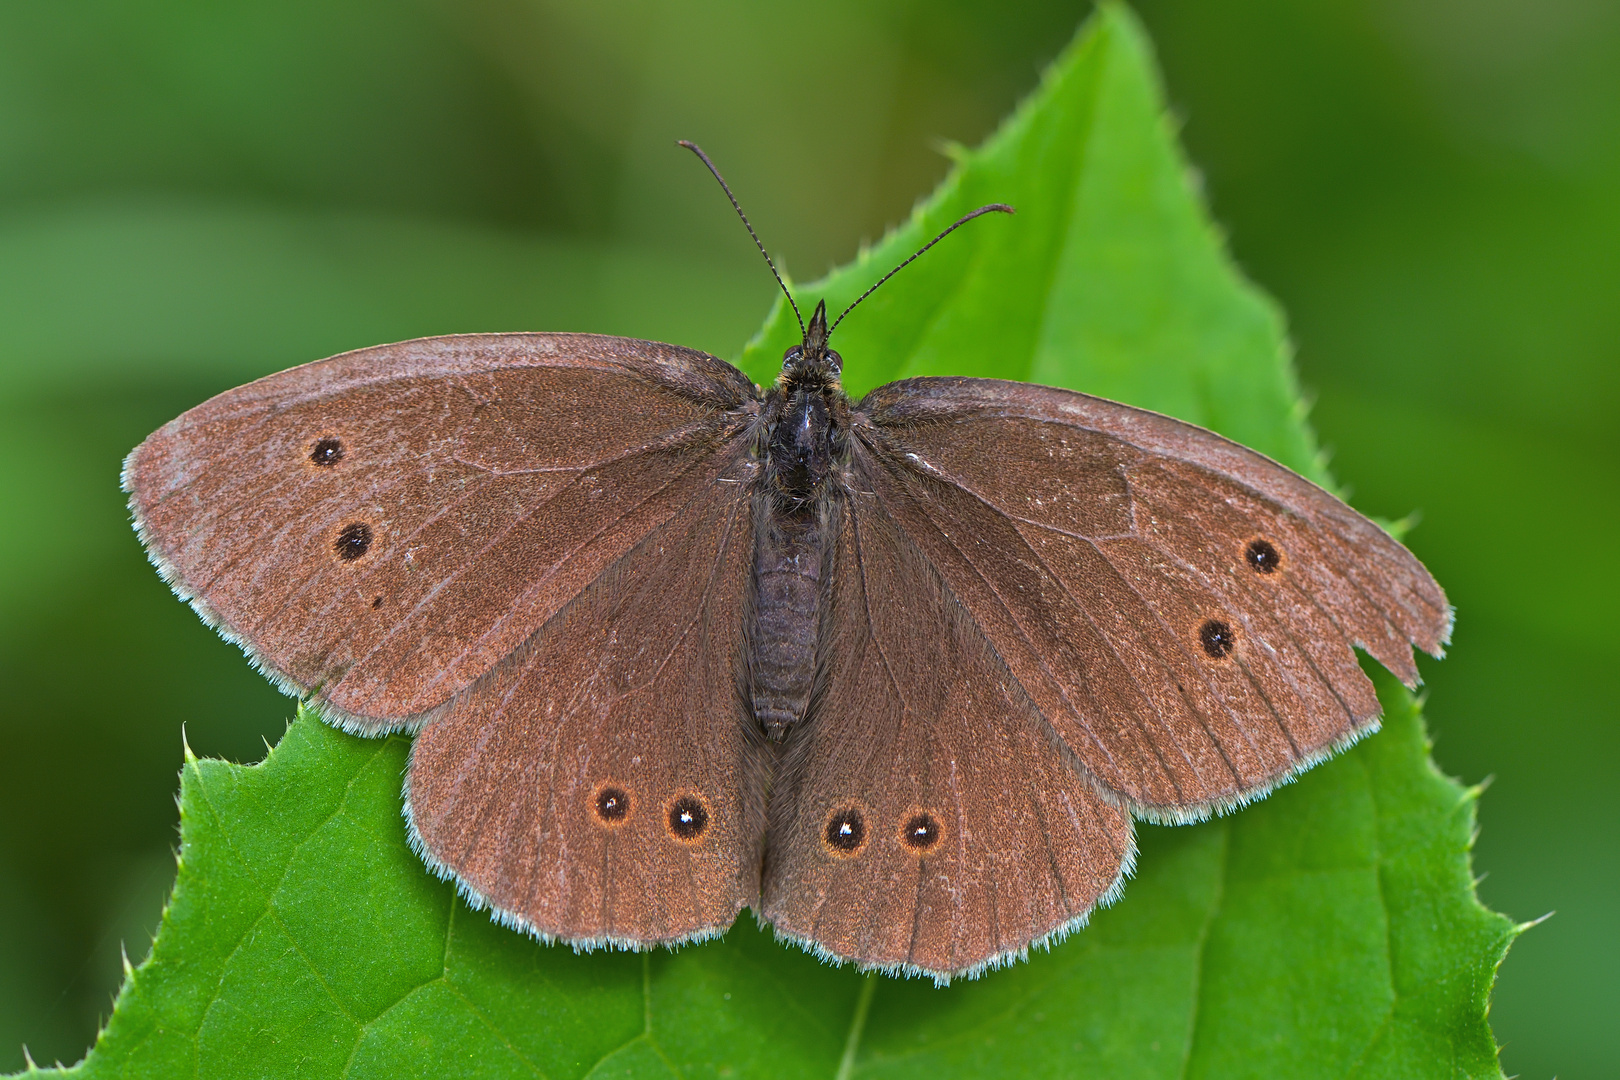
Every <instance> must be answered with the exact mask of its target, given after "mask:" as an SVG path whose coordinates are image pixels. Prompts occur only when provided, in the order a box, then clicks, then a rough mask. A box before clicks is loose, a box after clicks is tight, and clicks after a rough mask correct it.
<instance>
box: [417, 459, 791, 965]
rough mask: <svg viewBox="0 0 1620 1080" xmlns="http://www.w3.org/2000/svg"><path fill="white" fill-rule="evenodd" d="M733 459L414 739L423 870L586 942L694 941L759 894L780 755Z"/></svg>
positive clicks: (742, 482) (534, 928)
mask: <svg viewBox="0 0 1620 1080" xmlns="http://www.w3.org/2000/svg"><path fill="white" fill-rule="evenodd" d="M756 467H757V466H756V464H755V462H753V461H752V459H750V458H748V457H747V456H746V454H744V453H743V448H742V447H741V446H739V447H738V448H737V454H736V456H734V457H733V459H732V461H731V463H730V465H729V466H728V467H727V469H726V470H725V471H724V472H723V473H722V475H721V476H720V477H719V478H718V482H717V483H716V485H715V487H714V490H713V491H711V492H710V493H709V494H708V495H707V496H705V497H701V498H696V499H693V500H691V501H690V502H689V503H687V505H685V506H684V507H682V508H681V509H680V510H678V511H677V512H676V513H675V514H674V515H673V516H671V517H670V518H669V519H668V520H667V521H665V522H664V523H662V524H661V525H659V526H658V527H657V528H655V529H654V530H653V531H652V532H651V533H649V534H648V535H647V536H646V537H645V538H644V539H642V540H641V542H640V543H639V544H637V545H636V546H635V547H634V548H633V549H632V550H631V551H629V552H628V553H627V554H625V555H624V556H623V557H622V558H620V559H619V561H618V562H617V563H615V564H614V566H613V567H612V568H611V569H609V570H608V571H607V572H606V573H605V574H603V575H601V576H600V577H598V578H597V579H596V580H595V581H594V582H592V583H591V584H590V585H589V586H588V587H587V588H586V589H585V590H584V591H583V592H581V593H580V594H579V595H578V596H577V597H575V598H574V599H573V600H571V601H570V602H569V603H567V604H566V605H565V606H564V607H563V608H562V609H561V610H560V611H558V612H557V613H556V614H555V615H554V616H553V617H552V618H551V619H550V620H548V621H547V622H546V624H545V625H544V626H543V627H542V628H541V629H540V630H539V631H537V632H536V633H535V634H534V635H533V637H532V638H531V639H530V640H529V641H527V642H526V643H525V644H524V645H523V646H522V647H521V648H519V649H518V650H517V651H516V652H515V653H514V654H513V655H512V656H510V657H509V658H507V659H506V660H504V661H502V662H501V663H500V664H498V665H497V666H496V667H495V668H494V669H493V670H492V671H490V672H489V673H488V674H486V675H484V676H483V677H482V678H480V679H479V680H478V681H477V682H476V683H475V684H474V685H473V686H472V687H471V688H470V689H469V690H467V691H466V692H465V693H463V694H462V695H459V696H458V697H457V698H456V699H455V700H454V701H453V702H452V703H451V704H450V705H449V706H448V707H447V708H446V709H445V710H444V712H443V715H441V716H439V717H438V718H436V719H434V720H433V721H432V722H430V723H429V724H427V726H426V727H424V728H423V729H422V731H421V732H420V733H419V734H418V735H417V737H416V741H415V743H414V745H413V747H412V752H411V765H410V774H409V784H408V788H407V816H408V818H409V820H410V822H411V831H412V839H413V842H414V844H415V846H416V847H417V849H418V850H419V851H420V852H421V853H422V854H423V856H424V857H425V858H426V859H427V861H428V863H429V865H430V866H432V867H434V868H435V869H437V870H438V871H439V872H441V873H444V874H449V875H453V876H454V877H455V879H456V880H457V881H458V882H460V884H461V885H462V886H463V888H464V889H465V890H466V891H467V892H468V893H469V894H470V895H471V897H472V898H473V899H474V901H475V902H480V903H482V904H487V905H488V906H490V907H492V908H494V910H495V911H496V913H497V915H498V916H500V917H502V918H503V919H504V920H505V921H507V922H509V923H512V924H514V925H517V926H519V927H521V928H523V929H526V930H528V931H530V932H532V933H537V934H539V935H542V936H546V937H553V938H561V939H563V940H566V941H569V942H572V943H574V944H575V945H576V946H579V947H593V946H598V945H605V944H615V945H643V944H649V943H655V942H663V943H668V942H672V941H679V940H690V939H694V938H702V937H706V936H710V935H712V934H715V933H719V932H720V931H722V930H724V929H725V928H726V927H727V926H729V925H730V924H731V923H732V921H733V920H734V919H735V917H736V915H737V913H738V912H739V911H740V910H741V909H742V908H743V907H744V906H746V905H749V904H752V903H754V902H755V898H756V897H757V896H758V894H759V856H760V846H761V840H762V836H763V832H764V791H765V781H766V776H765V771H766V769H767V768H768V755H767V752H766V751H765V750H764V748H763V739H762V738H761V737H760V735H759V734H758V727H757V725H754V724H751V723H749V722H746V720H745V717H746V711H745V709H744V706H743V697H742V693H741V689H740V686H741V671H740V661H739V655H740V644H741V641H742V628H743V618H744V611H745V609H746V606H747V595H748V590H747V585H748V581H749V569H750V567H751V565H752V563H751V560H752V557H753V525H752V517H751V511H750V499H749V492H750V485H749V484H748V482H747V481H748V480H749V479H750V478H751V476H752V472H753V470H754V469H755V468H756Z"/></svg>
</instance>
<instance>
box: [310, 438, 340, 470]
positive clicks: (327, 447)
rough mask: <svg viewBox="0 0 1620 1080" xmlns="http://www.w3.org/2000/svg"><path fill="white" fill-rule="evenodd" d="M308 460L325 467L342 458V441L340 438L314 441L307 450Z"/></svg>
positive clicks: (334, 463)
mask: <svg viewBox="0 0 1620 1080" xmlns="http://www.w3.org/2000/svg"><path fill="white" fill-rule="evenodd" d="M309 460H310V461H311V462H312V463H314V464H316V465H319V466H321V467H322V468H327V467H329V466H332V465H336V464H337V463H338V462H340V461H342V460H343V441H342V440H341V439H321V440H319V441H317V442H316V443H315V446H314V448H313V449H311V450H310V452H309Z"/></svg>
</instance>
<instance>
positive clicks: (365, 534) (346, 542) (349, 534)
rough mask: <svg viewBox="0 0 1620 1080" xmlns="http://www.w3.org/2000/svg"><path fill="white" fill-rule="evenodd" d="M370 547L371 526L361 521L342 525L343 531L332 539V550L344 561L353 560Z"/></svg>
mask: <svg viewBox="0 0 1620 1080" xmlns="http://www.w3.org/2000/svg"><path fill="white" fill-rule="evenodd" d="M370 549H371V526H370V525H367V524H366V523H365V522H363V521H353V522H350V523H349V524H347V525H345V526H343V531H342V532H340V533H338V534H337V539H336V540H334V541H332V550H333V551H336V552H337V553H338V558H340V559H342V560H343V561H344V562H353V561H354V560H356V559H358V558H359V557H360V556H362V555H364V554H365V553H366V552H367V551H369V550H370Z"/></svg>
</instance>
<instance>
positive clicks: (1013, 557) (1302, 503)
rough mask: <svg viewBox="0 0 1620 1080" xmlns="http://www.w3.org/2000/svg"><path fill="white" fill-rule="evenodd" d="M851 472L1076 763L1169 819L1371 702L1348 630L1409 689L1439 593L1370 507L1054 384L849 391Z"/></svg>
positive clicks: (1252, 789) (1306, 755)
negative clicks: (854, 402)
mask: <svg viewBox="0 0 1620 1080" xmlns="http://www.w3.org/2000/svg"><path fill="white" fill-rule="evenodd" d="M856 416H857V419H856V435H857V438H858V440H859V441H861V442H862V443H863V444H864V445H865V446H866V447H867V449H868V450H869V452H870V453H871V456H872V460H873V461H874V462H875V464H876V466H877V467H875V468H874V469H872V470H871V472H870V476H869V481H870V483H871V489H872V491H873V492H874V493H875V494H876V496H877V497H879V498H881V499H882V500H883V501H885V502H886V503H887V504H888V505H889V506H891V507H892V508H893V513H894V515H895V518H896V522H897V526H898V528H899V529H900V530H901V531H902V532H903V533H904V534H905V536H906V537H907V538H908V539H909V540H910V541H911V542H913V543H914V544H915V545H916V546H917V548H918V549H919V550H920V551H922V552H923V553H924V554H925V555H926V556H927V557H928V559H929V560H930V561H931V562H932V564H933V565H934V566H935V567H937V568H938V570H939V573H940V574H941V576H942V578H943V580H944V582H945V584H946V586H947V587H948V588H949V589H950V590H951V592H952V594H953V595H954V596H956V597H957V598H958V599H959V600H960V601H961V603H962V605H963V606H964V608H965V609H966V610H967V611H968V612H969V614H970V615H971V617H972V619H973V620H974V622H975V623H976V624H977V625H978V626H979V627H980V628H981V629H982V630H983V631H984V633H985V635H986V636H987V638H988V639H989V641H990V642H991V644H992V646H993V647H994V649H995V651H996V654H997V655H998V656H999V657H1000V658H1001V659H1002V660H1003V661H1004V662H1005V664H1006V665H1007V667H1008V669H1009V670H1010V671H1011V673H1012V675H1013V678H1014V679H1015V680H1016V682H1017V685H1018V686H1019V687H1020V688H1021V689H1022V690H1023V692H1024V693H1026V694H1027V695H1028V696H1029V698H1030V699H1031V700H1032V701H1033V702H1034V704H1035V707H1036V708H1037V709H1038V710H1039V712H1040V715H1041V716H1042V717H1043V718H1044V719H1045V720H1046V721H1047V722H1048V723H1049V724H1050V725H1051V727H1052V729H1053V730H1054V731H1055V732H1056V733H1057V734H1058V736H1059V737H1060V738H1061V741H1062V742H1063V744H1064V746H1065V747H1067V748H1068V749H1069V750H1070V751H1072V752H1073V754H1074V755H1075V756H1076V757H1077V758H1078V759H1079V761H1080V762H1081V763H1082V764H1083V765H1084V767H1085V769H1086V770H1087V771H1088V772H1089V773H1090V774H1091V775H1092V776H1093V777H1095V778H1096V779H1097V781H1098V782H1099V783H1100V784H1102V785H1103V786H1104V787H1105V788H1106V789H1108V790H1109V791H1111V792H1115V793H1118V794H1119V795H1120V796H1122V797H1123V798H1124V799H1125V800H1126V802H1127V803H1128V804H1129V805H1130V806H1131V807H1132V808H1133V809H1135V810H1136V811H1137V812H1138V813H1141V814H1144V815H1145V816H1149V817H1158V818H1167V819H1173V820H1185V819H1188V818H1194V817H1198V816H1202V815H1203V814H1206V813H1208V812H1210V811H1211V810H1213V809H1219V808H1222V807H1225V806H1230V805H1233V804H1235V803H1237V802H1240V801H1242V800H1244V799H1246V798H1249V797H1253V796H1255V795H1257V794H1259V793H1263V792H1264V791H1265V790H1267V789H1268V788H1269V787H1270V786H1271V785H1273V784H1275V783H1277V782H1278V781H1279V780H1281V779H1284V778H1286V777H1287V776H1289V775H1291V774H1292V773H1293V772H1295V771H1297V770H1299V769H1301V768H1303V767H1306V766H1308V765H1309V764H1311V763H1313V762H1314V761H1317V760H1319V759H1320V758H1321V757H1323V756H1324V755H1326V754H1327V753H1330V752H1331V751H1332V750H1333V749H1334V748H1336V747H1338V746H1340V745H1343V744H1344V743H1346V742H1348V741H1350V740H1352V739H1354V738H1356V737H1357V736H1359V735H1360V734H1362V733H1364V732H1366V731H1367V730H1369V729H1370V728H1371V727H1372V726H1373V725H1375V724H1376V722H1377V717H1378V700H1377V697H1376V696H1375V694H1374V692H1373V687H1372V684H1371V681H1370V680H1369V679H1368V678H1367V677H1366V675H1365V674H1364V673H1363V672H1362V671H1361V669H1360V667H1359V666H1358V665H1357V663H1356V660H1355V656H1354V653H1353V651H1352V646H1360V647H1361V648H1364V649H1365V650H1367V651H1368V652H1369V653H1370V654H1371V655H1372V656H1374V657H1375V658H1376V659H1377V660H1378V661H1379V662H1380V663H1382V664H1383V665H1384V666H1385V667H1387V668H1389V669H1390V670H1391V671H1392V672H1394V673H1395V674H1396V675H1398V676H1399V677H1400V678H1401V679H1402V680H1403V681H1405V682H1406V683H1407V684H1408V685H1413V684H1415V682H1416V681H1417V668H1416V666H1415V665H1414V663H1413V660H1412V648H1411V646H1412V645H1413V644H1416V645H1417V646H1419V647H1420V648H1422V649H1424V650H1425V651H1427V652H1430V653H1433V654H1436V655H1438V654H1439V651H1440V648H1441V646H1442V644H1443V643H1444V642H1445V640H1446V638H1447V635H1448V634H1449V631H1450V625H1451V611H1450V608H1449V606H1448V605H1447V603H1446V598H1445V594H1444V593H1443V592H1441V590H1440V587H1439V585H1437V584H1436V583H1435V581H1434V579H1433V578H1432V577H1431V576H1430V575H1429V573H1428V571H1426V570H1425V569H1424V568H1423V566H1422V564H1421V563H1419V562H1418V561H1417V559H1416V558H1414V557H1413V556H1412V555H1411V553H1410V552H1408V551H1407V550H1406V549H1405V548H1404V547H1402V546H1401V545H1400V544H1399V543H1397V542H1396V541H1395V540H1394V539H1392V538H1391V537H1390V536H1389V535H1388V534H1387V533H1385V532H1384V531H1383V530H1382V529H1380V528H1379V527H1378V526H1377V525H1376V524H1375V523H1373V522H1371V521H1369V520H1368V519H1366V518H1365V517H1363V516H1361V515H1360V514H1358V513H1356V512H1355V511H1354V510H1352V509H1351V508H1350V507H1348V506H1346V505H1345V504H1344V503H1343V502H1341V501H1339V500H1338V499H1337V498H1335V497H1333V496H1332V495H1331V494H1329V493H1328V492H1326V491H1323V490H1322V489H1321V488H1319V487H1317V486H1316V485H1314V484H1311V483H1310V482H1309V481H1307V480H1305V479H1303V478H1302V477H1300V476H1298V475H1297V474H1295V473H1293V472H1291V471H1289V470H1288V469H1286V468H1284V467H1283V466H1281V465H1278V464H1277V463H1276V462H1274V461H1271V460H1270V459H1268V458H1265V457H1264V456H1262V455H1260V454H1257V453H1255V452H1253V451H1251V450H1247V449H1245V448H1244V447H1242V446H1239V445H1238V444H1236V443H1233V442H1231V441H1229V440H1227V439H1224V438H1221V437H1220V436H1218V435H1215V434H1213V433H1211V432H1209V431H1205V430H1203V429H1201V428H1197V427H1194V426H1192V425H1189V424H1184V423H1181V422H1179V421H1176V420H1173V419H1170V418H1168V417H1165V416H1160V415H1158V414H1155V413H1150V412H1146V411H1143V410H1140V409H1134V408H1131V407H1129V406H1125V405H1120V404H1117V403H1114V402H1109V401H1104V400H1102V399H1099V398H1093V397H1088V396H1086V395H1083V394H1077V393H1073V392H1070V391H1066V390H1056V389H1051V388H1048V387H1038V386H1031V385H1027V384H1023V383H1010V382H1001V381H996V380H983V379H913V380H906V381H903V382H898V383H893V384H890V385H888V386H885V387H880V388H879V389H877V390H875V391H873V392H872V394H871V395H869V396H868V397H867V398H866V399H865V401H863V402H862V403H861V404H860V406H858V408H857V410H856Z"/></svg>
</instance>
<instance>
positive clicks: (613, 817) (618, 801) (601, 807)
mask: <svg viewBox="0 0 1620 1080" xmlns="http://www.w3.org/2000/svg"><path fill="white" fill-rule="evenodd" d="M591 809H592V810H594V811H595V812H596V820H597V821H599V822H601V823H602V824H603V825H608V826H613V825H622V824H623V823H624V820H625V819H626V818H628V817H629V816H630V793H629V792H628V791H626V790H625V789H624V788H622V787H620V786H619V785H618V784H602V785H601V786H599V787H598V788H597V789H596V794H595V795H593V796H592V797H591Z"/></svg>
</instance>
